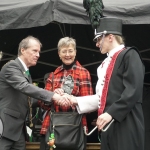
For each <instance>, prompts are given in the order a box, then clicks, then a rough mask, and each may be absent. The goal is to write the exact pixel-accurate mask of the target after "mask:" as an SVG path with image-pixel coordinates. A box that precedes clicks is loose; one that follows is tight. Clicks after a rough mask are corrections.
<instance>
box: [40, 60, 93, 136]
mask: <svg viewBox="0 0 150 150" xmlns="http://www.w3.org/2000/svg"><path fill="white" fill-rule="evenodd" d="M68 75H71V76H72V77H73V80H74V87H73V90H72V93H71V94H72V95H74V96H85V95H92V94H93V90H92V84H91V77H90V74H89V71H88V70H86V69H85V68H83V67H82V66H81V65H80V63H79V62H78V61H76V63H75V64H74V65H73V67H72V69H70V70H65V69H64V68H63V66H60V67H58V68H57V69H56V70H55V71H54V79H53V87H54V90H55V89H57V88H61V87H62V85H63V82H64V79H65V77H66V76H68ZM45 89H46V90H52V74H50V75H49V78H48V79H47V82H46V85H45ZM39 105H40V106H41V107H42V108H43V109H46V110H48V111H47V114H46V116H45V118H44V121H43V124H42V128H41V131H40V133H41V134H45V133H46V132H47V129H48V127H49V125H50V124H49V123H50V115H49V111H50V107H47V106H45V105H44V103H42V101H39ZM54 107H55V110H56V112H58V111H63V112H66V111H69V110H70V109H71V107H70V106H69V107H64V106H58V105H56V104H54ZM82 124H83V126H87V121H86V116H85V115H84V116H83V118H82Z"/></svg>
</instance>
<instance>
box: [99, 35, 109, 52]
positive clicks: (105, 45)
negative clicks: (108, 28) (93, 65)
mask: <svg viewBox="0 0 150 150" xmlns="http://www.w3.org/2000/svg"><path fill="white" fill-rule="evenodd" d="M109 44H110V34H109V35H105V36H104V38H103V35H102V36H101V37H99V38H97V41H96V47H98V48H99V50H100V52H101V53H102V54H106V53H108V52H109V51H110V49H109V46H110V45H109Z"/></svg>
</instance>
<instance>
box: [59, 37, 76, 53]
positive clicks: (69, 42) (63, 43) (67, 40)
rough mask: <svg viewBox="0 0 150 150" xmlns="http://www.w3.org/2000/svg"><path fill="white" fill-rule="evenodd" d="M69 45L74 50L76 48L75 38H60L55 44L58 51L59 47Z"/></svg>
mask: <svg viewBox="0 0 150 150" xmlns="http://www.w3.org/2000/svg"><path fill="white" fill-rule="evenodd" d="M69 45H72V46H73V47H74V50H76V40H75V39H73V38H71V37H64V38H61V39H60V40H59V42H58V45H57V48H58V51H60V49H61V48H62V47H66V46H69Z"/></svg>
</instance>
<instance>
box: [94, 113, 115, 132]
mask: <svg viewBox="0 0 150 150" xmlns="http://www.w3.org/2000/svg"><path fill="white" fill-rule="evenodd" d="M111 120H112V116H111V115H109V114H108V113H104V114H101V115H100V116H99V117H98V118H97V122H96V125H97V127H98V130H101V129H102V128H103V127H104V126H105V125H106V124H107V123H109V122H110V121H111Z"/></svg>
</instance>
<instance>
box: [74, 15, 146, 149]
mask: <svg viewBox="0 0 150 150" xmlns="http://www.w3.org/2000/svg"><path fill="white" fill-rule="evenodd" d="M94 41H96V46H97V47H98V48H99V50H100V52H101V53H102V54H107V58H106V59H105V60H104V61H103V62H102V63H101V65H100V66H99V67H98V69H97V74H98V81H97V85H96V94H95V95H92V96H84V97H73V96H72V98H71V101H72V103H73V104H74V105H76V107H77V108H78V112H79V113H87V112H91V111H95V110H97V109H98V118H97V121H96V125H97V127H98V129H99V131H101V149H102V150H144V119H143V112H142V106H141V104H142V91H143V80H144V71H145V69H144V65H143V63H142V60H141V57H140V55H139V53H138V50H137V49H136V48H134V47H130V48H127V47H125V46H124V41H123V38H122V20H121V19H118V18H107V17H105V18H102V19H101V20H100V26H99V27H98V28H97V29H96V30H95V38H94ZM91 99H92V101H91Z"/></svg>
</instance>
